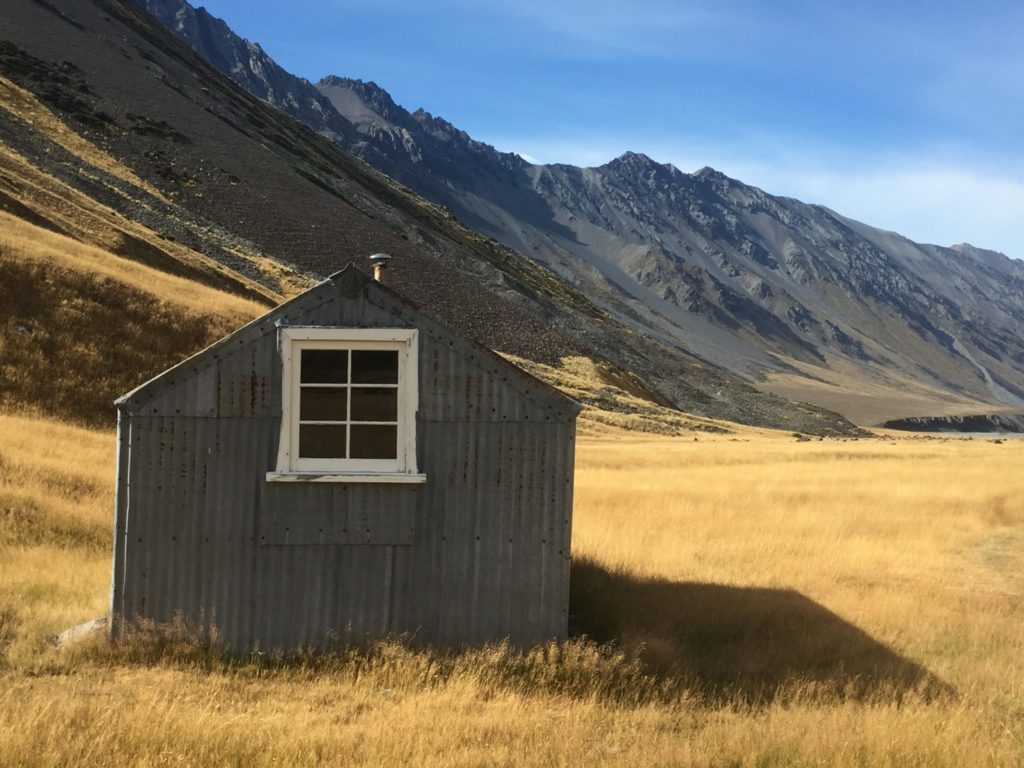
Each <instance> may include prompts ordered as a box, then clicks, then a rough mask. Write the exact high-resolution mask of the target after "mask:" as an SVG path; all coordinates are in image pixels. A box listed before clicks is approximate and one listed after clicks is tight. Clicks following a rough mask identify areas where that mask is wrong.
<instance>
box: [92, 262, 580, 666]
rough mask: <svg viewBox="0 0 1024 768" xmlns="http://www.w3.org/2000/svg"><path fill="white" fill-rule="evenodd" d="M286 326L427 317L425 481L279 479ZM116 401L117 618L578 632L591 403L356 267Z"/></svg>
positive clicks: (422, 380)
mask: <svg viewBox="0 0 1024 768" xmlns="http://www.w3.org/2000/svg"><path fill="white" fill-rule="evenodd" d="M281 325H313V326H335V327H348V328H361V327H362V328H373V327H401V328H417V329H418V330H419V355H418V360H419V390H420V391H419V413H418V415H417V427H416V429H417V441H416V449H417V460H418V466H419V470H420V471H421V472H423V473H425V474H426V475H427V482H426V483H425V484H423V485H408V484H335V483H329V484H325V483H305V482H298V483H268V482H267V481H266V478H265V474H266V472H267V471H268V470H272V469H273V468H274V465H275V460H276V455H277V442H278V439H279V433H280V419H281V391H282V386H281V379H282V363H281V358H280V353H279V350H278V327H280V326H281ZM118 406H119V409H120V412H119V427H118V435H119V446H120V448H119V452H118V461H119V468H118V472H119V474H118V478H119V480H118V486H117V504H116V508H117V509H116V515H115V540H114V568H113V585H112V614H113V615H114V616H115V617H116V619H117V620H115V621H112V622H111V632H112V633H113V634H117V633H118V632H120V631H122V629H123V627H124V621H125V620H131V619H134V618H137V617H146V618H151V619H154V620H156V621H167V620H170V619H172V618H174V617H175V616H177V615H181V616H183V617H185V618H186V619H187V620H189V621H190V622H193V623H195V624H197V625H202V626H211V625H215V626H216V627H217V629H218V631H219V632H220V635H221V638H222V639H223V640H224V641H225V642H226V643H227V644H229V645H230V646H231V647H233V648H235V649H236V650H239V651H244V650H248V649H252V648H263V649H267V648H294V647H297V646H320V645H323V644H324V643H325V642H327V641H328V640H329V639H330V638H331V637H333V636H337V637H341V638H342V639H361V638H364V637H372V636H379V635H383V634H386V633H390V632H394V633H410V634H412V635H414V637H415V638H416V639H417V640H418V641H420V642H424V643H431V644H440V645H460V644H478V643H481V642H485V641H490V640H501V639H506V638H507V639H509V640H511V641H512V642H513V643H516V644H518V645H524V646H525V645H532V644H534V643H537V642H541V641H543V640H547V639H551V638H563V637H564V636H565V634H566V629H567V620H568V584H569V559H570V533H571V516H572V478H573V455H574V439H575V419H576V414H577V413H578V411H579V405H578V404H577V403H576V402H575V401H573V400H571V399H570V398H568V397H566V396H565V395H563V394H562V393H560V392H558V391H557V390H555V389H553V388H551V387H549V386H548V385H546V384H544V383H542V382H540V381H538V380H536V379H534V378H533V377H531V376H529V375H528V374H526V373H525V372H523V371H521V370H520V369H518V368H517V367H515V366H513V365H511V364H509V363H508V362H506V361H505V360H503V359H502V358H500V357H498V356H497V355H494V354H493V353H491V352H489V351H488V350H486V349H483V348H482V347H479V346H477V345H475V344H472V343H471V342H468V341H466V340H465V339H462V338H459V337H457V336H455V335H453V334H452V333H451V332H450V331H449V330H447V329H446V328H444V327H442V326H440V325H439V324H437V323H435V322H433V321H431V320H430V319H429V318H427V317H424V316H423V315H422V314H420V313H418V312H417V311H415V310H414V309H413V308H412V307H410V306H409V305H408V304H407V303H406V302H405V301H403V300H402V299H401V298H400V297H399V296H397V295H396V294H395V293H394V292H392V291H391V290H389V289H388V288H386V287H384V286H382V285H380V284H379V283H376V282H374V281H373V280H372V279H370V278H369V276H368V275H365V274H364V273H362V272H360V271H359V270H356V269H355V268H354V267H352V266H351V265H350V266H349V267H348V268H346V269H345V270H342V271H341V272H339V273H338V274H336V275H334V276H332V278H331V279H329V280H327V281H325V282H324V283H322V284H320V285H318V286H316V287H315V288H313V289H311V290H310V291H307V292H306V293H304V294H302V295H301V296H299V297H297V298H295V299H293V300H291V301H290V302H288V303H286V304H283V305H282V306H280V307H278V308H277V309H275V310H273V311H271V312H269V313H268V314H267V315H265V316H263V317H261V318H258V319H257V320H255V321H253V322H252V323H250V324H248V325H247V326H245V327H243V328H242V329H240V330H239V331H237V332H236V333H234V334H232V335H231V336H228V337H227V338H225V339H222V340H221V341H219V342H217V343H216V344H214V345H213V346H211V347H209V348H208V349H206V350H204V351H203V352H201V353H199V354H198V355H196V356H194V357H192V358H190V359H188V360H186V361H184V362H183V363H181V364H180V365H178V366H175V367H174V368H172V369H170V370H168V371H166V372H165V373H163V374H161V375H160V376H158V377H157V378H155V379H153V380H151V381H150V382H147V383H146V384H144V385H143V386H141V387H139V388H138V389H136V390H135V391H133V392H131V393H129V394H127V395H125V396H124V397H123V398H121V399H120V400H119V401H118Z"/></svg>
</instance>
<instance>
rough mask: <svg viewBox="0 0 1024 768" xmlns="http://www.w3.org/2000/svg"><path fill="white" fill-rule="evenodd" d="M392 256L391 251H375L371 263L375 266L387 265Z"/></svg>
mask: <svg viewBox="0 0 1024 768" xmlns="http://www.w3.org/2000/svg"><path fill="white" fill-rule="evenodd" d="M391 258H392V256H391V254H390V253H374V254H372V255H371V256H370V263H371V264H373V266H375V267H386V266H387V265H388V262H389V261H390V260H391Z"/></svg>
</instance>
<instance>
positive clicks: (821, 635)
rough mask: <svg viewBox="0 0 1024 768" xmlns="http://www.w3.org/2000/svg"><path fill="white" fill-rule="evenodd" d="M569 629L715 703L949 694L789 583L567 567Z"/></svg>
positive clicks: (588, 564) (586, 564)
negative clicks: (758, 584) (761, 584)
mask: <svg viewBox="0 0 1024 768" xmlns="http://www.w3.org/2000/svg"><path fill="white" fill-rule="evenodd" d="M570 612H571V614H572V621H571V629H572V631H573V633H574V634H585V635H587V636H589V637H591V638H593V639H594V640H597V641H599V642H615V643H617V644H618V645H619V646H620V647H621V648H622V649H623V650H624V651H625V652H626V653H627V654H628V655H632V654H637V655H639V657H640V658H641V659H642V661H643V662H644V663H645V665H646V666H647V668H648V669H649V671H651V672H653V673H655V674H656V675H658V676H659V677H661V678H662V679H663V680H664V681H665V682H666V683H668V684H670V685H672V686H673V687H679V688H685V689H688V690H690V691H692V692H694V693H696V694H698V695H700V696H705V697H708V698H710V699H713V700H716V701H721V702H737V703H739V702H743V703H748V704H768V703H772V702H778V701H787V702H793V701H832V702H834V701H837V700H856V701H878V702H897V703H899V702H902V701H904V700H906V699H908V698H913V699H916V700H925V701H929V700H932V699H935V698H947V697H953V696H955V695H956V692H955V690H954V689H953V687H952V686H950V685H949V684H947V683H945V682H943V681H942V680H941V679H939V678H938V677H936V676H935V675H933V674H932V673H931V672H929V671H928V670H927V669H925V668H924V667H922V666H921V665H919V664H916V663H915V662H913V661H910V660H909V659H907V658H905V657H903V656H901V655H899V654H898V653H896V652H895V651H893V650H892V649H891V648H889V647H887V646H885V645H884V644H882V643H880V642H878V641H877V640H874V639H873V638H872V637H870V636H869V635H868V634H867V633H865V632H864V631H862V630H860V629H858V628H857V627H855V626H853V625H852V624H850V623H848V622H847V621H845V620H843V619H842V618H840V617H839V616H837V615H836V614H834V613H832V612H831V611H829V610H828V609H827V608H825V607H824V606H821V605H819V604H818V603H815V602H814V601H813V600H810V599H808V598H807V597H805V596H804V595H802V594H800V593H799V592H796V591H794V590H789V589H765V588H750V587H729V586H722V585H718V584H700V583H696V582H674V581H669V580H667V579H643V578H637V577H635V576H632V575H630V574H628V573H621V572H613V571H609V570H607V569H606V568H604V567H603V566H601V565H598V564H597V563H594V562H592V561H588V560H577V561H575V562H574V563H573V566H572V592H571V599H570Z"/></svg>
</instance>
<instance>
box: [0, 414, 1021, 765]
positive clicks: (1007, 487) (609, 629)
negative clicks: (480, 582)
mask: <svg viewBox="0 0 1024 768" xmlns="http://www.w3.org/2000/svg"><path fill="white" fill-rule="evenodd" d="M737 434H739V435H740V436H741V439H730V438H728V437H721V436H719V437H711V438H708V439H705V437H701V439H700V442H697V443H695V442H693V440H692V438H687V439H679V438H676V439H672V438H657V439H654V438H637V437H625V438H621V439H615V440H611V439H588V440H583V441H582V442H581V444H580V445H579V448H578V459H577V461H578V470H577V486H576V488H577V490H576V497H577V501H576V515H575V523H574V528H575V530H574V548H575V556H576V560H577V562H576V563H575V565H574V569H573V604H572V612H573V614H574V615H573V618H572V622H573V625H574V628H575V629H576V631H578V632H586V633H587V634H588V635H590V637H591V638H593V639H592V640H587V639H582V638H578V639H576V640H573V641H571V642H570V643H569V644H567V645H566V646H562V647H558V646H549V647H546V648H540V649H536V650H534V651H533V652H531V653H529V654H527V655H522V654H517V653H515V652H513V651H511V650H509V649H507V648H503V647H500V646H499V647H492V648H486V649H482V650H478V651H470V652H466V653H461V654H459V653H441V652H436V651H413V650H409V649H407V648H405V647H404V646H403V645H402V644H401V643H398V642H393V641H392V642H385V643H381V644H378V645H376V646H373V647H371V648H368V649H358V650H351V651H340V652H338V653H336V654H333V655H330V656H327V657H315V656H311V655H299V656H296V657H292V658H288V659H283V658H275V657H273V656H272V655H271V656H269V657H268V656H259V657H254V658H249V659H240V660H239V659H231V658H228V657H225V656H223V655H222V654H220V653H219V652H218V651H217V649H216V646H215V645H214V646H210V645H204V644H203V643H202V642H200V641H199V640H197V638H195V637H194V636H193V635H192V634H191V633H189V632H188V631H187V630H186V629H184V628H183V627H174V626H172V627H164V628H153V627H149V628H143V630H144V631H142V632H141V633H140V634H139V635H138V636H137V637H136V638H134V639H133V640H131V641H129V642H127V643H125V644H122V645H118V646H113V647H111V646H108V645H107V644H106V643H105V642H103V641H102V640H95V641H91V642H86V643H84V644H83V645H81V646H79V647H77V648H73V649H70V650H64V651H58V650H55V649H53V648H50V647H49V646H48V645H47V644H46V637H47V636H48V635H51V634H54V633H56V632H57V631H59V630H60V629H62V628H64V627H66V626H69V625H71V624H74V623H76V622H79V621H84V620H86V619H90V618H94V617H96V616H98V615H101V614H102V613H103V612H104V610H105V606H106V601H107V591H108V589H109V553H108V552H107V550H106V548H105V547H104V546H102V542H101V540H102V539H103V535H102V534H101V531H102V530H103V529H104V528H105V527H107V526H109V520H110V505H111V498H110V488H111V485H112V464H113V439H112V436H111V435H110V434H109V433H107V432H99V431H91V430H84V429H73V428H69V427H65V426H62V425H59V424H56V423H53V422H48V421H43V420H32V419H24V418H16V417H10V416H5V417H0V460H2V462H3V464H2V466H3V467H4V469H2V470H0V472H2V477H3V478H4V480H3V485H2V487H0V491H2V493H3V494H5V495H4V496H3V499H4V501H2V502H0V508H2V509H5V510H8V509H12V510H13V509H20V510H21V511H20V512H18V511H14V512H5V513H4V514H5V515H9V516H10V519H15V518H17V519H18V520H22V519H23V518H24V517H25V516H26V515H27V513H26V512H25V510H26V509H27V510H29V511H30V512H31V515H28V516H31V517H33V518H34V520H35V521H34V522H32V523H31V524H27V523H24V522H19V523H16V525H15V526H14V527H10V528H9V527H8V523H7V520H8V517H4V518H3V520H4V522H3V523H2V525H3V526H4V529H3V530H4V532H3V537H4V538H2V539H0V622H3V623H2V624H0V645H3V647H4V650H3V651H2V653H3V661H2V662H0V663H2V664H3V665H4V668H3V670H2V671H0V764H4V765H19V764H31V765H69V764H85V763H89V764H95V765H100V766H102V765H153V766H155V765H172V764H204V765H317V764H320V765H323V764H331V765H349V764H351V765H375V766H391V765H410V764H412V765H460V766H461V765H465V766H470V765H509V766H512V765H524V764H542V765H588V766H589V765H596V766H618V765H692V764H696V765H713V766H776V765H777V766H782V765H823V766H825V765H827V766H831V765H840V766H842V765H846V766H861V765H880V766H881V765H887V766H896V765H947V766H963V765H997V766H1003V765H1005V766H1016V765H1020V764H1022V762H1024V667H1022V665H1021V664H1020V659H1021V658H1024V601H1022V597H1024V583H1022V579H1021V574H1022V573H1024V545H1022V542H1024V473H1021V472H1020V467H1021V466H1022V462H1024V441H1007V442H1005V443H1003V444H1001V445H996V444H992V443H989V442H984V441H970V442H969V441H941V440H930V441H925V440H913V439H898V440H881V439H877V440H859V441H845V442H844V441H836V442H832V441H821V442H818V441H812V442H796V441H794V440H793V439H792V438H785V437H782V436H778V435H772V434H770V433H756V432H754V431H738V433H737ZM55 445H57V446H62V447H61V448H60V449H59V452H58V453H53V452H52V449H51V446H55ZM4 617H6V618H4ZM4 638H6V639H4ZM595 641H597V642H595ZM606 642H610V643H611V644H610V645H609V644H604V643H606Z"/></svg>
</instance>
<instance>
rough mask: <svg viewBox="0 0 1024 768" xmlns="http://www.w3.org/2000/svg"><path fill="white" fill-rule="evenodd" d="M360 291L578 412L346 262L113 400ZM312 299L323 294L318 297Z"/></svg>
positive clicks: (142, 391) (191, 370)
mask: <svg viewBox="0 0 1024 768" xmlns="http://www.w3.org/2000/svg"><path fill="white" fill-rule="evenodd" d="M360 295H362V296H364V297H365V298H366V299H367V300H368V301H370V302H371V303H372V304H374V305H376V306H378V307H380V308H381V309H384V310H385V311H389V312H392V313H394V314H395V315H396V316H399V317H402V319H403V320H406V321H407V322H409V323H410V325H414V326H415V327H417V328H420V329H423V330H427V331H429V332H431V333H433V334H435V335H440V336H444V337H446V338H447V339H448V340H449V342H450V346H451V347H452V349H453V350H454V351H455V352H457V353H460V354H461V355H463V356H464V357H470V358H472V357H473V356H475V355H483V356H485V357H486V358H487V359H488V360H489V361H490V362H492V363H494V364H495V365H497V366H498V368H499V370H501V371H503V372H505V373H506V374H508V375H509V376H510V380H511V381H514V382H515V383H516V384H517V385H518V386H517V387H516V388H517V389H520V391H521V392H522V393H523V394H525V395H528V396H530V397H532V398H538V399H540V400H541V401H542V402H544V401H546V402H548V403H551V404H554V405H558V406H560V407H562V408H565V409H567V410H569V409H571V410H572V412H573V413H579V412H580V410H582V408H583V406H582V405H581V404H580V403H579V402H578V401H576V400H575V399H573V398H572V397H570V396H569V395H567V394H565V393H564V392H562V391H561V390H559V389H557V388H555V387H553V386H551V385H550V384H548V383H547V382H545V381H542V380H540V379H538V378H537V377H535V376H533V375H532V374H530V373H528V372H527V371H524V370H523V369H522V368H520V367H519V366H517V365H515V364H514V363H511V362H509V361H508V360H506V359H505V358H503V357H501V355H498V354H497V353H495V352H494V351H492V350H490V349H488V348H487V347H484V346H483V345H481V344H478V343H477V342H475V341H472V340H470V339H467V338H465V337H463V336H460V335H459V334H457V333H456V332H455V331H453V330H451V329H450V328H448V327H447V326H445V325H443V324H441V323H439V322H438V321H436V320H434V319H432V318H430V317H428V316H427V315H425V314H424V313H423V312H422V311H421V310H420V309H419V307H417V306H416V305H415V304H414V303H413V302H411V301H409V300H408V299H406V298H405V297H404V296H402V295H401V294H399V293H398V292H397V291H394V290H392V289H391V288H389V287H387V286H386V285H383V284H381V283H379V282H377V281H376V280H374V279H373V278H372V277H371V276H370V275H369V274H367V273H366V272H364V271H363V270H361V269H360V268H358V267H357V266H356V265H355V264H353V263H351V262H350V263H349V264H348V265H346V266H345V267H344V268H343V269H341V270H339V271H338V272H335V273H334V274H333V275H331V276H330V277H328V278H327V279H326V280H324V281H323V282H321V283H318V284H317V285H314V286H313V287H311V288H309V289H307V290H306V291H304V292H302V293H300V294H299V295H297V296H294V297H292V298H291V299H289V300H288V301H285V302H284V303H282V304H279V305H278V306H276V307H274V308H273V309H271V310H270V311H268V312H266V313H264V314H263V315H260V316H259V317H257V318H255V319H254V320H251V321H249V322H248V323H246V324H245V325H243V326H242V327H241V328H239V329H238V330H236V331H234V332H232V333H230V334H228V335H227V336H225V337H224V338H222V339H219V340H218V341H215V342H214V343H213V344H211V345H210V346H208V347H206V348H205V349H203V350H201V351H199V352H197V353H196V354H194V355H192V356H191V357H188V358H186V359H184V360H182V361H181V362H180V363H178V364H177V365H174V366H172V367H170V368H168V369H167V370H166V371H164V372H162V373H159V374H157V375H156V376H154V377H153V378H151V379H149V380H148V381H146V382H144V383H143V384H141V385H139V386H138V387H136V388H135V389H133V390H131V391H130V392H127V393H125V394H124V395H122V396H121V397H119V398H117V400H115V401H114V403H115V405H117V406H118V408H126V407H127V406H128V405H137V404H141V403H143V402H145V401H148V400H151V399H153V398H154V397H156V396H158V395H160V394H161V393H163V392H165V391H167V390H168V389H171V388H173V387H174V386H175V384H176V382H178V381H180V380H181V379H182V378H188V377H190V376H192V375H197V374H198V373H199V372H200V371H201V370H203V369H205V368H207V367H209V366H211V365H213V364H215V363H216V361H217V359H218V357H219V355H220V353H221V352H222V351H225V350H227V349H229V348H231V347H233V346H234V345H236V344H239V343H242V344H244V343H245V342H246V341H255V340H257V339H258V338H260V337H262V336H265V335H266V334H268V333H276V332H277V329H278V328H279V327H281V326H284V325H291V324H295V325H302V324H303V323H302V322H301V318H302V317H303V316H304V315H305V314H307V313H308V312H310V311H311V310H313V309H315V308H316V307H318V306H320V305H322V304H324V303H326V302H328V301H333V300H336V299H337V298H339V296H340V297H342V298H348V299H354V298H356V297H358V296H360ZM317 299H322V300H320V301H317ZM178 374H182V375H180V376H179V375H178Z"/></svg>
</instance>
